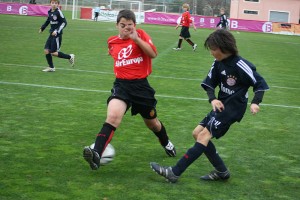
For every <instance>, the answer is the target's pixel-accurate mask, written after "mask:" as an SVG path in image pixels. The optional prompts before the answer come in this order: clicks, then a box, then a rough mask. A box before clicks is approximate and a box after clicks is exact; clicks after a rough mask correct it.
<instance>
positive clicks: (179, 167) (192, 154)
mask: <svg viewBox="0 0 300 200" xmlns="http://www.w3.org/2000/svg"><path fill="white" fill-rule="evenodd" d="M205 149H206V146H204V145H203V144H201V143H198V142H196V143H195V145H194V146H193V147H192V148H190V149H189V150H188V151H187V152H186V154H184V156H183V157H182V158H181V159H180V160H179V161H178V162H177V164H176V165H175V166H174V167H172V171H173V173H174V174H175V175H176V176H180V175H181V174H182V173H183V172H184V171H185V170H186V169H187V168H188V166H190V164H192V163H193V162H194V161H195V160H197V158H199V157H200V156H201V154H202V153H203V152H204V151H205Z"/></svg>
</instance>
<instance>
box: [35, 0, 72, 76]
mask: <svg viewBox="0 0 300 200" xmlns="http://www.w3.org/2000/svg"><path fill="white" fill-rule="evenodd" d="M50 4H51V9H50V10H49V11H48V18H47V20H46V22H45V23H44V24H43V25H42V26H41V28H40V30H39V33H42V32H43V31H44V30H45V28H46V27H47V26H48V25H49V24H50V26H51V27H50V30H49V32H50V35H49V37H48V39H47V41H46V44H45V47H44V52H45V55H46V60H47V63H48V67H47V68H45V69H44V70H43V71H44V72H55V67H54V64H53V61H52V56H56V57H59V58H64V59H68V60H69V62H70V63H71V66H72V67H74V64H75V55H74V54H64V53H63V52H61V51H60V46H61V43H62V34H63V29H64V28H65V27H66V26H67V21H66V18H65V17H64V15H63V13H62V12H61V10H60V9H59V8H58V6H59V0H51V1H50Z"/></svg>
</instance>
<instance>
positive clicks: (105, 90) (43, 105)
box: [0, 13, 300, 200]
mask: <svg viewBox="0 0 300 200" xmlns="http://www.w3.org/2000/svg"><path fill="white" fill-rule="evenodd" d="M66 15H67V20H68V26H67V27H66V29H65V30H64V35H63V44H62V48H61V51H62V52H64V53H68V54H69V53H74V54H75V55H76V63H75V68H71V67H70V66H69V62H68V60H63V59H58V58H54V59H53V61H54V64H55V67H56V72H54V73H44V72H42V71H41V70H42V69H43V68H44V67H46V66H47V65H46V60H45V56H44V54H43V47H44V43H45V41H46V39H47V37H48V32H47V31H48V30H49V27H48V28H47V29H46V30H45V31H44V33H42V34H39V33H38V30H39V27H40V26H41V25H42V24H43V23H44V21H45V20H46V18H45V17H29V16H13V15H0V27H1V31H0V38H1V39H0V41H1V43H0V44H1V48H0V93H1V95H0V105H1V107H0V177H1V179H0V199H1V200H7V199H11V200H16V199H26V200H27V199H28V200H33V199H37V200H40V199H43V200H46V199H49V200H50V199H51V200H52V199H100V200H121V199H122V200H127V199H128V200H144V199H145V200H148V199H149V200H150V199H151V200H165V199H170V200H177V199H180V200H181V199H182V200H194V199H197V200H198V199H207V200H208V199H209V200H227V199H239V200H248V199H249V200H260V199H261V200H267V199H269V200H274V199H285V200H294V199H295V200H296V199H299V197H300V156H299V152H300V145H299V143H300V134H299V133H300V131H299V130H300V123H299V119H300V101H299V99H300V80H299V76H300V61H299V58H300V51H299V49H300V37H299V36H284V35H273V34H263V33H246V32H232V33H233V34H234V36H235V37H236V40H237V44H238V47H239V50H240V55H241V56H243V57H244V58H246V59H248V60H249V61H251V62H253V63H254V64H255V65H256V66H257V70H258V72H259V73H260V74H261V75H262V76H263V77H264V78H265V79H266V81H267V83H268V84H269V86H270V90H269V91H267V92H266V93H265V98H264V101H263V103H262V104H261V111H260V112H259V113H258V114H257V115H255V116H253V115H251V114H250V111H249V108H248V109H247V112H246V115H245V117H244V119H243V120H242V122H241V123H239V124H238V123H237V124H234V125H233V126H232V128H231V129H230V131H229V132H228V133H227V134H226V136H225V137H223V138H221V139H220V140H215V139H214V143H215V145H216V148H217V150H218V151H219V153H220V155H221V157H222V158H223V159H224V162H225V163H226V164H227V166H228V167H229V169H230V171H231V175H232V176H231V178H230V179H229V180H228V181H227V182H205V181H202V180H200V176H201V175H204V174H206V173H208V172H209V171H211V170H212V166H210V164H209V162H208V160H207V159H206V157H205V156H201V157H200V158H199V159H198V160H197V161H196V162H194V163H193V164H192V165H191V166H190V167H189V168H188V169H187V170H186V172H185V173H184V174H183V175H182V176H181V177H180V179H179V181H178V183H176V184H169V183H167V182H166V181H165V180H164V179H163V178H162V177H159V176H158V175H156V174H155V173H154V172H153V171H152V170H151V169H150V167H149V162H152V161H154V162H158V163H160V164H162V165H174V164H175V163H176V162H177V160H178V159H179V158H181V156H182V155H183V154H184V153H185V152H186V150H187V149H188V148H190V147H191V146H192V145H193V144H194V140H193V138H192V130H193V129H194V127H195V126H196V125H197V124H198V122H199V121H200V120H202V118H203V117H204V116H205V115H206V114H207V113H208V112H209V111H210V110H211V105H210V104H209V103H208V101H207V95H206V94H205V92H204V91H203V89H202V88H200V83H201V81H202V80H203V79H204V77H205V76H206V75H207V73H208V71H209V69H210V66H211V64H212V61H213V57H212V56H211V55H210V53H209V52H208V51H207V50H205V49H204V48H203V43H204V40H205V38H206V37H207V36H208V35H209V34H210V33H211V32H212V31H213V30H209V29H198V30H197V31H196V32H194V31H193V30H191V35H192V40H193V41H194V42H195V43H197V44H198V49H197V50H196V52H193V51H192V48H191V47H190V46H188V44H187V43H186V42H184V43H183V49H182V50H181V51H173V50H172V48H173V47H175V46H176V45H177V41H178V34H179V30H175V29H174V27H169V26H156V25H137V26H138V27H140V28H143V29H144V30H146V31H147V32H148V33H149V34H150V35H151V37H152V39H153V42H154V44H155V45H156V46H157V49H158V53H159V55H158V57H157V58H155V59H154V60H153V73H152V75H151V76H150V77H149V82H150V84H151V85H152V86H153V87H154V88H155V89H156V98H157V99H158V105H157V111H158V117H159V119H160V120H161V121H162V122H163V123H164V125H165V126H166V129H167V132H168V134H169V136H170V139H171V141H172V142H173V143H174V144H175V146H176V148H177V157H175V158H170V157H167V155H166V154H165V152H164V150H163V149H162V148H161V146H160V144H159V142H158V140H157V139H156V137H155V136H154V134H152V133H151V131H150V130H148V129H147V128H146V127H145V125H144V123H143V121H142V119H141V118H140V117H139V116H135V117H132V116H130V113H127V114H126V115H125V117H124V120H123V122H122V124H121V126H120V127H119V128H118V129H117V131H116V133H115V135H114V138H113V140H112V142H111V144H112V145H113V146H114V147H115V149H116V157H115V159H114V160H113V162H111V163H110V164H109V165H107V166H103V167H101V168H100V169H99V170H97V171H92V170H90V168H89V166H88V165H87V163H86V162H85V161H84V160H83V158H82V149H83V147H84V146H86V145H90V144H91V143H93V142H94V139H95V136H96V133H98V131H99V129H100V127H101V126H102V123H103V122H104V120H105V118H106V99H107V97H108V96H109V94H110V89H111V87H112V83H113V81H114V74H113V61H112V59H111V57H110V56H108V55H107V45H106V40H107V38H108V37H109V36H111V35H116V34H117V30H116V28H115V24H114V23H108V22H93V21H80V20H75V21H72V20H71V17H70V13H66ZM249 96H250V99H252V97H253V93H252V90H251V88H250V90H249Z"/></svg>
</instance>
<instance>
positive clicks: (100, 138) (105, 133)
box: [94, 123, 116, 156]
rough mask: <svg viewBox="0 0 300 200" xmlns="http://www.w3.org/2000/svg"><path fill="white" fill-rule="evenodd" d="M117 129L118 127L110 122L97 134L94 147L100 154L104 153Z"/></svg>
mask: <svg viewBox="0 0 300 200" xmlns="http://www.w3.org/2000/svg"><path fill="white" fill-rule="evenodd" d="M115 130H116V128H115V127H114V126H112V125H110V124H109V123H104V124H103V126H102V129H101V130H100V132H99V133H98V134H97V137H96V141H95V147H94V149H95V150H96V151H97V152H98V153H99V155H100V156H101V155H102V153H103V151H104V149H105V147H106V146H107V145H108V143H109V142H110V141H111V139H112V137H113V135H114V132H115Z"/></svg>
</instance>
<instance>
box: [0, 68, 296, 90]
mask: <svg viewBox="0 0 300 200" xmlns="http://www.w3.org/2000/svg"><path fill="white" fill-rule="evenodd" d="M0 65H6V66H14V67H31V68H43V67H42V66H32V65H20V64H9V63H0ZM59 70H65V71H78V72H86V73H96V74H113V73H112V72H104V71H91V70H81V69H76V68H75V69H74V68H73V69H72V68H70V69H66V68H59ZM151 77H153V78H163V79H175V80H186V81H198V82H199V83H200V81H202V79H196V78H180V77H172V76H158V75H151ZM270 88H271V89H272V88H280V89H289V90H300V88H292V87H282V86H275V85H273V86H270Z"/></svg>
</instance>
